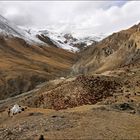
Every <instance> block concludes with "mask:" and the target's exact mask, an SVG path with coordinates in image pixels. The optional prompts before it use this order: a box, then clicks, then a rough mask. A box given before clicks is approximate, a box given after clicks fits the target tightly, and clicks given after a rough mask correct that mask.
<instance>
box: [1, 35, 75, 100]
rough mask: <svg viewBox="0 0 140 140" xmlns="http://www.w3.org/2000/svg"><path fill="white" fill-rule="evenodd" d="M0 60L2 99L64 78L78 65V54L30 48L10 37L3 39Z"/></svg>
mask: <svg viewBox="0 0 140 140" xmlns="http://www.w3.org/2000/svg"><path fill="white" fill-rule="evenodd" d="M0 57H1V59H0V99H3V98H6V97H10V96H14V95H17V94H20V93H22V92H25V91H28V90H31V89H33V88H34V87H35V86H36V85H37V84H39V83H40V82H43V81H47V80H50V79H54V78H56V77H60V76H65V75H66V73H68V72H69V69H70V67H71V66H72V65H73V63H74V62H75V54H73V53H71V52H67V51H65V50H63V49H60V48H54V47H51V46H50V45H49V46H47V45H46V46H37V45H29V44H27V43H26V42H25V41H24V40H22V39H20V38H16V37H14V38H11V37H8V36H7V37H4V36H0Z"/></svg>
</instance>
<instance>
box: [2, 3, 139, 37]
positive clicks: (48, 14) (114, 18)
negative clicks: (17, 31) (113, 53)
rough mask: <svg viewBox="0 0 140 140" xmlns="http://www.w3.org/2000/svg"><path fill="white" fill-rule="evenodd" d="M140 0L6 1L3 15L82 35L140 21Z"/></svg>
mask: <svg viewBox="0 0 140 140" xmlns="http://www.w3.org/2000/svg"><path fill="white" fill-rule="evenodd" d="M139 7H140V2H139V1H102V2H101V1H99V2H98V1H3V2H0V14H2V15H3V16H5V17H6V18H8V19H9V20H11V21H13V22H15V23H16V24H18V25H22V26H35V27H39V28H44V27H46V28H54V29H55V30H57V31H72V32H77V33H78V34H83V35H84V34H85V35H87V34H91V33H96V34H99V33H112V32H114V31H118V30H121V29H123V28H128V27H129V26H131V25H133V24H135V23H137V22H139V20H140V16H139V15H140V8H139Z"/></svg>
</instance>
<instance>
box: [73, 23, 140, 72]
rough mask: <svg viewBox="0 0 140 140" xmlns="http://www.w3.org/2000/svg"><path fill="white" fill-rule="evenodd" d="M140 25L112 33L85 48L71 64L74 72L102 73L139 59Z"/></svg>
mask: <svg viewBox="0 0 140 140" xmlns="http://www.w3.org/2000/svg"><path fill="white" fill-rule="evenodd" d="M139 40H140V25H135V26H133V27H131V28H130V29H127V30H123V31H120V32H118V33H114V34H112V35H111V36H109V37H107V38H105V39H104V40H102V41H101V42H100V43H98V44H97V45H96V46H92V47H89V48H87V49H86V50H85V51H84V52H82V54H81V58H80V60H78V62H77V63H76V64H75V65H74V66H73V72H74V73H87V72H90V73H95V72H96V73H102V72H104V71H107V70H113V69H115V68H118V67H123V66H125V65H129V64H131V63H133V64H135V62H136V61H139V60H140V42H139Z"/></svg>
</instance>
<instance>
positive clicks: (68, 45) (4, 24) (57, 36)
mask: <svg viewBox="0 0 140 140" xmlns="http://www.w3.org/2000/svg"><path fill="white" fill-rule="evenodd" d="M0 34H2V35H10V36H11V37H12V36H15V37H19V38H23V39H24V40H26V41H27V42H28V43H31V44H41V45H45V42H43V41H41V40H40V39H38V37H37V35H44V36H47V37H48V38H50V40H51V41H52V42H53V43H54V44H55V45H56V46H57V47H59V48H62V49H65V50H68V51H72V52H77V51H79V50H80V49H79V48H78V47H76V45H77V44H80V43H83V44H85V45H84V47H87V46H89V45H91V44H92V43H94V42H95V41H100V40H101V39H103V38H104V37H105V36H104V35H96V34H91V35H89V36H86V37H85V36H82V35H81V36H80V35H78V34H77V33H74V32H73V33H64V32H63V33H60V32H55V31H54V30H52V31H51V30H48V29H45V28H44V29H38V28H32V29H30V28H26V27H21V26H20V27H19V26H16V25H15V24H13V23H11V22H9V21H8V20H7V19H6V18H4V17H2V16H1V15H0Z"/></svg>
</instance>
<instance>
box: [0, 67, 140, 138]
mask: <svg viewBox="0 0 140 140" xmlns="http://www.w3.org/2000/svg"><path fill="white" fill-rule="evenodd" d="M15 103H18V104H20V105H23V106H27V109H26V110H25V111H24V112H21V113H20V114H17V115H15V116H13V117H8V115H7V108H8V107H9V106H11V105H13V104H15ZM0 110H1V113H0V139H4V140H7V139H9V140H19V139H29V140H34V139H36V140H38V139H39V137H40V135H43V136H44V138H45V139H46V140H47V139H140V69H139V67H137V66H132V67H131V66H130V67H129V68H128V67H125V68H123V69H122V68H120V69H117V70H114V71H108V72H105V73H103V74H100V75H92V76H83V75H80V76H78V77H77V78H75V77H73V78H60V79H56V80H53V81H50V82H47V83H44V85H43V84H42V85H41V86H40V87H39V86H38V87H37V88H36V89H35V90H33V91H31V92H29V93H24V94H22V95H20V96H17V97H13V98H11V99H8V100H3V101H1V102H0Z"/></svg>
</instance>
